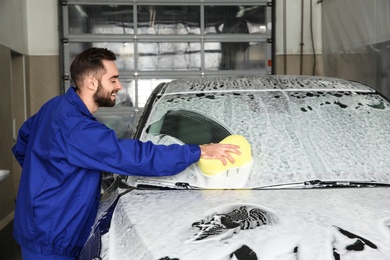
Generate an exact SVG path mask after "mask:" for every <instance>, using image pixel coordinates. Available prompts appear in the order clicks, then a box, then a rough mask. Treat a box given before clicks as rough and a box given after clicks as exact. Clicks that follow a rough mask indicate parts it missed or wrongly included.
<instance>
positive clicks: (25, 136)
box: [12, 116, 34, 167]
mask: <svg viewBox="0 0 390 260" xmlns="http://www.w3.org/2000/svg"><path fill="white" fill-rule="evenodd" d="M33 118H34V116H33V117H30V118H29V119H28V120H27V121H26V122H24V123H23V125H22V127H21V128H20V129H19V133H18V140H17V141H16V143H15V145H14V146H13V147H12V152H13V154H14V156H15V158H16V160H17V161H18V162H19V164H20V166H22V167H23V163H24V158H25V156H26V150H27V145H28V140H29V138H30V130H31V123H32V121H33Z"/></svg>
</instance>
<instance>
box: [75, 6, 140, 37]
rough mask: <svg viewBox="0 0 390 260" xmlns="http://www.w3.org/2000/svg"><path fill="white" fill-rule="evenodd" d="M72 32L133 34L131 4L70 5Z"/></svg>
mask: <svg viewBox="0 0 390 260" xmlns="http://www.w3.org/2000/svg"><path fill="white" fill-rule="evenodd" d="M68 10H69V33H70V34H83V33H91V34H133V33H134V30H133V6H131V5H128V6H127V5H78V4H76V5H69V8H68Z"/></svg>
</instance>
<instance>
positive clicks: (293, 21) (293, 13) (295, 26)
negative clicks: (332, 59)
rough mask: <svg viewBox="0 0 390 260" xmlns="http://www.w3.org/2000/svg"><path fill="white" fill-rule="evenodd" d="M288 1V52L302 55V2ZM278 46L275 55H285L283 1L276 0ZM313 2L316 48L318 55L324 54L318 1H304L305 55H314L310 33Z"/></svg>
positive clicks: (276, 45)
mask: <svg viewBox="0 0 390 260" xmlns="http://www.w3.org/2000/svg"><path fill="white" fill-rule="evenodd" d="M285 1H286V25H287V26H286V46H287V47H286V50H287V54H300V48H301V46H300V43H301V0H285ZM275 2H276V3H275V5H276V25H275V28H276V36H275V37H276V44H275V54H276V55H280V54H283V48H284V47H283V23H284V21H283V20H284V17H283V9H284V5H283V2H284V1H283V0H276V1H275ZM311 2H312V10H313V12H312V20H313V23H312V24H313V36H314V46H315V51H316V53H317V54H321V53H322V44H321V42H322V31H321V8H322V4H317V0H304V1H303V7H304V12H303V14H304V17H303V19H304V24H303V43H304V45H303V54H312V53H313V48H312V41H311V33H310V3H311Z"/></svg>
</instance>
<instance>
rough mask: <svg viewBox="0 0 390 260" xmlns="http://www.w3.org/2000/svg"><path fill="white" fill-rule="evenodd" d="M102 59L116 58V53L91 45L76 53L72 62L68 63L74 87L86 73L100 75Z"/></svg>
mask: <svg viewBox="0 0 390 260" xmlns="http://www.w3.org/2000/svg"><path fill="white" fill-rule="evenodd" d="M103 60H111V61H114V60H116V55H115V53H113V52H112V51H110V50H108V49H106V48H96V47H92V48H89V49H86V50H84V51H83V52H81V53H79V54H77V55H76V57H75V58H74V60H73V61H72V64H71V65H70V76H71V78H72V81H73V83H74V85H75V87H76V88H77V87H78V84H79V83H80V82H81V80H82V79H83V78H84V77H85V76H86V75H88V74H94V75H95V76H96V77H98V78H99V77H100V75H101V73H102V72H104V71H105V68H104V65H103V62H102V61H103Z"/></svg>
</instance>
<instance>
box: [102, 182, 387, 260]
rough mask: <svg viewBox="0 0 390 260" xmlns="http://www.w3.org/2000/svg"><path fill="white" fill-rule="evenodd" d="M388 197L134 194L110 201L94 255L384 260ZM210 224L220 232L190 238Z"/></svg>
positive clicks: (370, 191)
mask: <svg viewBox="0 0 390 260" xmlns="http://www.w3.org/2000/svg"><path fill="white" fill-rule="evenodd" d="M389 197H390V189H388V188H349V189H321V190H319V189H310V190H308V189H304V190H187V191H183V190H169V191H161V190H160V191H156V190H154V191H150V190H149V191H146V190H134V191H132V192H130V193H128V194H126V195H125V196H123V197H121V199H120V201H119V202H118V206H117V208H116V210H115V212H114V218H113V221H112V225H111V230H110V233H109V234H107V235H105V236H103V248H102V257H103V259H107V258H109V259H180V260H186V259H187V260H192V259H205V260H207V259H210V260H211V259H212V260H218V259H262V260H271V259H282V260H287V259H300V260H313V259H316V260H334V259H343V260H345V259H354V260H359V259H376V260H378V259H383V260H384V259H390V220H389V218H390V200H389V199H388V198H389ZM249 212H252V213H249ZM240 214H247V216H246V217H245V216H244V217H242V216H240ZM218 215H219V217H217V218H214V219H213V216H218ZM221 216H223V217H225V218H227V217H228V218H230V219H225V220H221ZM218 218H219V220H218V221H219V222H218V221H217V219H218ZM237 219H247V220H248V222H247V223H246V224H247V225H246V227H247V228H241V227H240V228H237V225H236V224H237ZM202 221H203V222H202ZM256 221H260V222H261V224H259V225H256V224H255V223H256ZM232 222H235V223H236V224H234V223H233V224H232ZM248 223H249V226H248ZM212 224H214V226H217V227H218V226H219V227H221V225H224V228H222V229H221V230H222V231H221V230H219V231H218V230H215V232H214V233H215V235H213V234H212V232H210V234H209V235H208V236H206V238H203V239H199V240H197V239H194V237H196V236H197V234H199V232H201V231H202V230H201V229H202V228H203V229H205V228H207V225H209V226H210V225H212ZM251 225H252V226H251ZM210 227H212V226H210ZM229 232H230V233H229ZM227 233H229V234H227ZM220 234H223V235H220ZM213 236H214V237H213ZM198 237H201V236H198ZM240 255H241V257H242V256H244V258H239V257H237V256H240ZM245 255H246V258H245ZM233 257H236V258H233ZM249 257H252V258H249Z"/></svg>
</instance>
